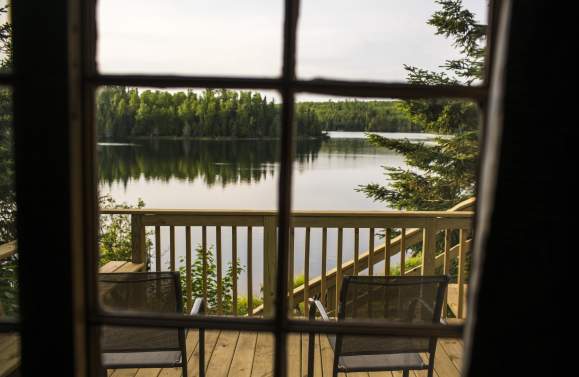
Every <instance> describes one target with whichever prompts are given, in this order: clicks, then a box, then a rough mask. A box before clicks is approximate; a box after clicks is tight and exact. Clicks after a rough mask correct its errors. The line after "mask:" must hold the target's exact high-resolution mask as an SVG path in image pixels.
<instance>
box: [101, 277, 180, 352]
mask: <svg viewBox="0 0 579 377" xmlns="http://www.w3.org/2000/svg"><path fill="white" fill-rule="evenodd" d="M98 290H99V295H100V299H101V305H102V307H103V309H105V310H106V311H115V312H118V311H131V312H139V313H147V312H148V313H181V312H182V296H181V285H180V282H179V273H178V272H130V273H100V274H98ZM180 336H182V335H181V334H180V331H179V329H168V328H143V327H125V326H103V329H102V340H101V348H102V351H103V352H129V351H132V352H138V351H158V350H179V349H180V347H181V343H182V341H183V340H182V339H180Z"/></svg>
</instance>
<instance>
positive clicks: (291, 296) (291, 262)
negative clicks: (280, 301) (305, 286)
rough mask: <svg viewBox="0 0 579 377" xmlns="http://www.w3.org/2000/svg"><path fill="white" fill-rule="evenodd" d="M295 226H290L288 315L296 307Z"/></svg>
mask: <svg viewBox="0 0 579 377" xmlns="http://www.w3.org/2000/svg"><path fill="white" fill-rule="evenodd" d="M294 235H295V234H294V228H293V227H291V226H290V233H289V245H288V259H289V260H288V264H287V265H288V285H287V288H288V294H289V295H288V309H289V313H288V315H289V316H291V314H292V312H293V307H294Z"/></svg>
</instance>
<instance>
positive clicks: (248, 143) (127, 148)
mask: <svg viewBox="0 0 579 377" xmlns="http://www.w3.org/2000/svg"><path fill="white" fill-rule="evenodd" d="M386 152H387V151H384V150H383V149H382V148H377V147H373V146H371V145H369V144H368V143H367V141H366V140H364V139H331V140H329V141H324V142H322V141H321V140H300V141H298V142H297V143H296V163H297V164H298V169H299V167H300V166H303V165H308V164H309V163H312V162H314V161H316V160H317V158H318V156H319V154H320V153H327V154H330V155H334V156H342V157H350V158H356V157H360V156H364V155H367V154H371V155H375V154H377V153H378V154H383V153H386ZM279 153H280V146H279V141H276V140H139V141H137V142H119V141H117V142H104V143H100V144H99V146H98V158H99V178H100V181H101V184H103V183H105V184H109V185H110V184H112V183H122V184H123V185H125V186H126V185H128V183H129V182H130V181H131V180H138V179H140V178H145V179H146V180H152V179H154V180H160V181H162V182H168V181H169V180H170V179H173V178H176V179H178V180H182V181H194V180H196V179H202V181H203V183H204V184H205V185H206V186H208V187H212V186H215V185H218V186H221V187H225V186H227V185H229V184H238V183H240V182H241V183H255V182H259V181H260V180H263V179H265V178H267V177H268V176H273V175H274V174H275V167H276V163H277V162H278V161H279Z"/></svg>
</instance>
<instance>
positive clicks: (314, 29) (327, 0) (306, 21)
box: [297, 0, 487, 84]
mask: <svg viewBox="0 0 579 377" xmlns="http://www.w3.org/2000/svg"><path fill="white" fill-rule="evenodd" d="M450 3H452V4H454V3H455V2H450ZM486 7H487V1H485V0H465V1H463V8H464V9H465V10H468V11H470V12H472V17H470V16H466V15H465V13H460V15H461V16H459V17H457V12H456V9H454V8H453V9H450V8H451V6H450V5H449V8H448V9H444V8H443V6H442V5H441V4H438V3H437V2H435V1H424V0H420V1H418V0H412V1H400V0H398V1H383V0H364V1H361V2H357V3H355V4H354V3H352V2H351V1H346V0H337V1H336V0H304V1H302V2H301V11H300V20H299V29H298V59H297V74H298V76H299V77H300V78H304V79H311V78H317V77H323V78H337V79H345V80H353V79H358V80H378V81H394V82H405V81H407V80H409V79H410V78H412V77H413V76H412V71H410V70H408V69H405V65H406V66H409V67H416V69H422V70H427V71H432V72H437V73H441V72H446V73H447V75H448V77H444V76H443V77H438V76H439V75H438V74H437V75H435V77H431V79H430V80H423V81H422V82H423V83H425V84H439V83H443V82H444V81H445V80H446V79H447V78H450V79H452V78H456V79H457V80H458V82H460V83H467V82H469V81H470V80H474V82H480V79H481V77H482V76H481V72H480V68H481V66H480V64H482V57H483V55H482V48H484V37H483V36H484V28H482V27H481V26H480V24H486V13H487V10H486ZM442 10H444V12H443V13H440V12H441V11H442ZM435 12H439V13H435ZM433 20H434V21H433ZM429 23H430V24H429ZM435 24H439V25H441V24H442V25H443V26H441V28H440V29H438V30H437V27H436V26H435ZM457 24H459V25H468V28H467V30H468V32H467V33H466V36H468V37H469V38H466V40H461V41H459V42H458V44H456V45H453V44H454V43H455V42H456V41H457V38H461V37H463V36H464V35H465V34H463V30H462V29H460V30H458V29H455V28H454V27H455V26H456V25H457ZM448 25H451V26H448ZM438 31H440V32H441V33H442V35H436V34H437V32H438ZM447 32H448V33H450V34H449V36H448V37H445V34H446V33H447ZM479 37H482V38H479ZM471 42H472V43H471ZM464 48H468V53H463V52H464V51H463V49H464ZM462 58H468V59H467V61H460V59H462ZM451 60H452V61H453V63H452V66H453V69H447V68H442V67H441V66H443V65H446V64H447V62H449V61H451ZM464 63H468V66H465V65H464ZM467 68H468V69H467ZM464 74H466V76H464V77H463V76H461V75H464Z"/></svg>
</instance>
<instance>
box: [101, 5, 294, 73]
mask: <svg viewBox="0 0 579 377" xmlns="http://www.w3.org/2000/svg"><path fill="white" fill-rule="evenodd" d="M282 4H283V2H282V1H280V0H267V1H266V0H251V1H243V2H240V1H233V0H212V1H182V0H171V1H165V2H163V3H159V2H158V1H152V0H123V1H115V0H102V1H99V2H98V3H97V8H98V9H97V11H98V15H97V20H98V37H99V38H98V46H97V48H98V51H97V62H98V65H99V69H100V71H101V72H103V73H155V74H163V73H165V74H189V75H252V76H277V75H279V74H280V72H281V59H282V57H281V51H282V50H281V45H282V25H283V5H282Z"/></svg>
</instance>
